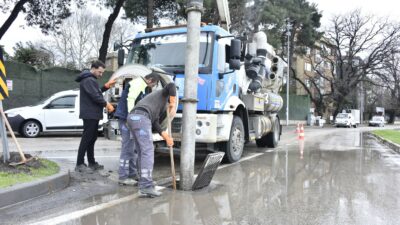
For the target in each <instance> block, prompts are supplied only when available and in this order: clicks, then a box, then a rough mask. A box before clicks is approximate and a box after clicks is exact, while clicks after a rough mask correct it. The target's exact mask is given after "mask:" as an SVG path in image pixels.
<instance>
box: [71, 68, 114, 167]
mask: <svg viewBox="0 0 400 225" xmlns="http://www.w3.org/2000/svg"><path fill="white" fill-rule="evenodd" d="M105 68H106V66H105V65H104V63H103V62H102V61H100V60H96V61H93V62H92V66H91V69H90V71H84V72H82V73H81V74H80V75H79V76H78V77H77V78H76V79H75V81H76V82H80V85H79V89H80V92H79V93H80V99H79V102H80V111H79V118H81V119H83V134H82V139H81V143H80V144H79V150H78V157H77V161H76V167H75V171H77V172H88V173H92V172H93V171H94V170H100V169H103V168H104V166H103V165H100V164H99V163H98V162H96V160H95V159H94V144H95V142H96V140H97V133H98V129H99V121H100V120H101V119H103V107H106V109H107V111H108V112H112V111H114V107H113V106H112V105H111V104H110V103H108V102H106V101H105V100H104V98H103V95H102V92H104V91H106V90H108V89H109V88H110V87H111V86H112V85H114V84H115V80H110V81H108V82H107V83H106V84H105V85H104V86H103V87H102V88H101V89H100V88H99V84H98V83H97V79H98V78H100V77H101V76H102V75H103V73H104V70H105ZM85 154H87V160H88V163H89V167H87V165H86V164H85Z"/></svg>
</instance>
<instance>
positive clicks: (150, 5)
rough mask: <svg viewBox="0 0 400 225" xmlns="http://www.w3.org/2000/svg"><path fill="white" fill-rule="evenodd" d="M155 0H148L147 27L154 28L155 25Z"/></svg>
mask: <svg viewBox="0 0 400 225" xmlns="http://www.w3.org/2000/svg"><path fill="white" fill-rule="evenodd" d="M153 11H154V0H147V24H146V26H147V27H146V28H153V25H154V12H153Z"/></svg>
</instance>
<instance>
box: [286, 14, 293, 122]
mask: <svg viewBox="0 0 400 225" xmlns="http://www.w3.org/2000/svg"><path fill="white" fill-rule="evenodd" d="M291 28H292V27H291V25H290V20H289V19H288V20H287V23H286V30H287V31H286V36H287V78H286V126H289V88H290V87H289V86H290V85H289V77H290V29H291Z"/></svg>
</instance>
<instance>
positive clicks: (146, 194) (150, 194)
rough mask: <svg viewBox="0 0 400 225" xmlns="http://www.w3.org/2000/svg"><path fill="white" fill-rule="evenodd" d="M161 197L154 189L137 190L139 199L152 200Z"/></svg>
mask: <svg viewBox="0 0 400 225" xmlns="http://www.w3.org/2000/svg"><path fill="white" fill-rule="evenodd" d="M159 196H161V192H159V191H156V189H154V187H148V188H142V189H139V197H140V198H154V197H159Z"/></svg>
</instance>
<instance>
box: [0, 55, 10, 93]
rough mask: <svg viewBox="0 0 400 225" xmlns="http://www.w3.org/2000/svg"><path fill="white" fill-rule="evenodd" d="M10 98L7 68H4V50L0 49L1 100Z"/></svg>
mask: <svg viewBox="0 0 400 225" xmlns="http://www.w3.org/2000/svg"><path fill="white" fill-rule="evenodd" d="M5 98H8V88H7V80H6V68H5V67H4V59H3V49H2V48H0V100H3V99H5Z"/></svg>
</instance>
